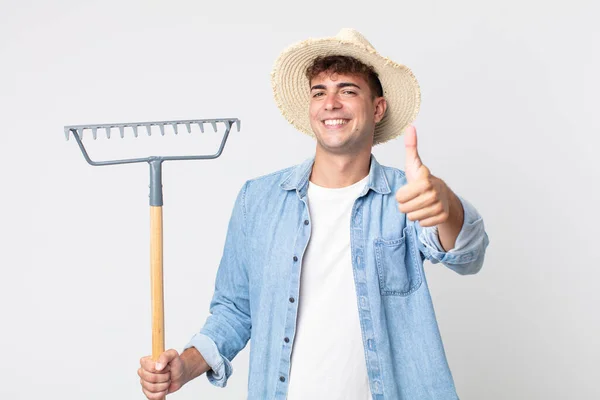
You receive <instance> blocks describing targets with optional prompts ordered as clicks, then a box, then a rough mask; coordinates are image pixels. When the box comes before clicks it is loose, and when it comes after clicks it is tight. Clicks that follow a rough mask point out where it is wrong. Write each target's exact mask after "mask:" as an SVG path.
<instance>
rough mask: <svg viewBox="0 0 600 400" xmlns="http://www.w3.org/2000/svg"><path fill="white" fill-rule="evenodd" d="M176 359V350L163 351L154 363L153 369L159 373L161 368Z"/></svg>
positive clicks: (177, 354)
mask: <svg viewBox="0 0 600 400" xmlns="http://www.w3.org/2000/svg"><path fill="white" fill-rule="evenodd" d="M177 357H179V353H178V352H177V350H175V349H169V350H167V351H165V352H164V353H162V354H161V355H160V356H159V357H158V360H157V361H156V365H155V367H154V368H156V370H157V371H161V370H162V369H163V368H165V367H166V366H167V365H168V364H169V363H170V362H171V361H173V360H174V359H175V358H177Z"/></svg>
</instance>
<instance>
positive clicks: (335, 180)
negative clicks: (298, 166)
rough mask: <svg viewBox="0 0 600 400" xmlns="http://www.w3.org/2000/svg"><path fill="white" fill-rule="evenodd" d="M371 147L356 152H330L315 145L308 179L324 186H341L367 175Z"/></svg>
mask: <svg viewBox="0 0 600 400" xmlns="http://www.w3.org/2000/svg"><path fill="white" fill-rule="evenodd" d="M370 168H371V148H370V147H369V148H367V149H365V151H361V152H360V153H356V154H331V153H327V152H325V151H323V150H322V149H321V148H320V147H319V146H317V151H316V154H315V163H314V165H313V168H312V172H311V175H310V181H311V182H312V183H314V184H315V185H319V186H322V187H326V188H342V187H346V186H350V185H352V184H355V183H356V182H358V181H360V180H361V179H363V178H364V177H365V176H367V175H369V169H370Z"/></svg>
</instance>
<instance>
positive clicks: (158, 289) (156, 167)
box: [65, 118, 240, 361]
mask: <svg viewBox="0 0 600 400" xmlns="http://www.w3.org/2000/svg"><path fill="white" fill-rule="evenodd" d="M205 123H210V124H211V125H212V127H213V129H214V131H215V132H217V124H219V123H223V124H225V128H226V130H225V133H224V135H223V139H222V141H221V145H220V146H219V149H218V150H217V152H216V153H215V154H211V155H195V156H165V157H156V156H152V157H147V158H134V159H124V160H109V161H93V160H92V159H90V157H89V155H88V153H87V151H86V150H85V147H84V145H83V142H82V139H83V132H84V130H86V129H89V130H91V131H92V135H93V138H94V140H95V139H96V137H97V131H98V129H104V130H105V132H106V136H107V138H110V133H111V129H112V128H119V131H120V134H121V138H123V137H124V132H125V128H127V127H130V128H132V129H133V133H134V135H135V136H136V137H137V136H138V131H137V128H138V127H139V126H144V127H146V130H147V133H148V135H151V134H152V132H151V126H152V125H154V126H158V127H159V128H160V132H161V134H162V135H164V134H165V129H164V127H165V126H169V125H170V126H172V127H173V130H174V132H175V134H177V133H178V131H177V126H178V125H186V127H187V130H188V132H191V124H198V125H199V126H200V130H201V132H204V126H203V125H204V124H205ZM234 123H235V124H236V127H237V130H238V132H239V130H240V120H239V119H237V118H221V119H198V120H179V121H155V122H133V123H124V124H94V125H70V126H65V135H66V139H67V140H69V133H72V134H73V136H74V137H75V140H76V141H77V144H78V145H79V148H80V149H81V152H82V153H83V157H84V158H85V160H86V161H87V162H88V163H89V164H91V165H94V166H100V165H116V164H131V163H139V162H147V163H148V164H149V165H150V285H151V301H152V359H153V360H154V361H156V360H158V357H159V356H160V354H162V353H163V352H164V351H165V332H164V294H163V293H164V292H163V229H162V227H163V224H162V222H163V221H162V216H163V215H162V205H163V196H162V162H163V161H170V160H208V159H213V158H217V157H219V156H220V155H221V153H222V152H223V148H224V147H225V143H226V142H227V138H228V136H229V132H230V130H231V127H232V125H233V124H234Z"/></svg>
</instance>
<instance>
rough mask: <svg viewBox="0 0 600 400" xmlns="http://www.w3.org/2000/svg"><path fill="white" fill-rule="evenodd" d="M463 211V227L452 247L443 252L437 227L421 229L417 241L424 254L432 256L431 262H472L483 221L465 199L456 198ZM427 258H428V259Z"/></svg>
mask: <svg viewBox="0 0 600 400" xmlns="http://www.w3.org/2000/svg"><path fill="white" fill-rule="evenodd" d="M457 197H458V199H459V200H460V202H461V204H462V206H463V210H464V221H463V226H462V228H461V230H460V232H459V233H458V236H457V237H456V242H455V244H454V247H453V248H452V249H450V250H449V251H445V250H444V248H443V247H442V244H441V243H440V239H439V234H438V228H437V226H432V227H422V228H420V230H421V233H420V235H419V241H420V242H421V243H422V244H423V246H424V247H425V250H426V252H427V253H428V254H429V255H430V256H432V258H433V259H434V260H432V262H434V263H435V262H443V263H445V262H448V263H461V264H462V263H468V262H470V261H472V260H473V259H474V258H475V257H476V256H477V252H476V251H474V250H475V249H476V248H477V247H478V246H477V245H478V243H479V242H480V241H481V236H484V235H485V231H484V230H483V220H482V218H481V215H480V214H479V213H478V212H477V210H476V209H475V207H473V205H472V204H471V203H469V202H468V201H466V200H465V199H463V198H461V197H460V196H457ZM428 258H429V257H428Z"/></svg>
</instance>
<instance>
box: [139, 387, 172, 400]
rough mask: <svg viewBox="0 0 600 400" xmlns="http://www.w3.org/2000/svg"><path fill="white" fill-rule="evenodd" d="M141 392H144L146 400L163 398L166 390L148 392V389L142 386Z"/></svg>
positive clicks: (161, 399)
mask: <svg viewBox="0 0 600 400" xmlns="http://www.w3.org/2000/svg"><path fill="white" fill-rule="evenodd" d="M142 392H144V394H145V395H146V398H147V399H148V400H163V399H164V398H165V396H166V395H167V391H166V390H165V391H164V392H160V393H152V392H149V391H148V390H146V389H144V388H142Z"/></svg>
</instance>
